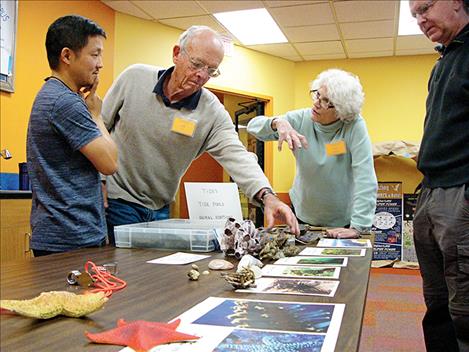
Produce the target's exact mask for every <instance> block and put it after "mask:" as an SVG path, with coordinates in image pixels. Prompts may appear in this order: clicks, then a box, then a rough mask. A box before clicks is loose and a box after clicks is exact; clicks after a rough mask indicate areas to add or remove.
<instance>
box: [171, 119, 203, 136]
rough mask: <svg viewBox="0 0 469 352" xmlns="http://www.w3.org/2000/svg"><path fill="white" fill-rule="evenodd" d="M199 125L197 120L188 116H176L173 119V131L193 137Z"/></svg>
mask: <svg viewBox="0 0 469 352" xmlns="http://www.w3.org/2000/svg"><path fill="white" fill-rule="evenodd" d="M196 127H197V121H196V120H193V119H189V118H186V117H179V116H175V117H174V120H173V127H172V128H171V131H172V132H176V133H179V134H182V135H184V136H187V137H192V136H193V135H194V132H195V128H196Z"/></svg>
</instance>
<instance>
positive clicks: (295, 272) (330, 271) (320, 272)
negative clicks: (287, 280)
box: [262, 265, 340, 279]
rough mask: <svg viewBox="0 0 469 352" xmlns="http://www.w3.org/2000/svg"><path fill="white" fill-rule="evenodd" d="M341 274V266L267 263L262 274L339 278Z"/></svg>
mask: <svg viewBox="0 0 469 352" xmlns="http://www.w3.org/2000/svg"><path fill="white" fill-rule="evenodd" d="M339 274H340V267H322V266H293V265H266V266H264V267H263V268H262V276H277V277H304V278H314V279H338V278H339Z"/></svg>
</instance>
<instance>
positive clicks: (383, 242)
mask: <svg viewBox="0 0 469 352" xmlns="http://www.w3.org/2000/svg"><path fill="white" fill-rule="evenodd" d="M371 230H372V231H373V232H374V234H375V243H374V246H373V260H395V259H397V260H400V259H401V258H402V183H401V182H379V183H378V198H377V201H376V212H375V217H374V219H373V225H372V228H371Z"/></svg>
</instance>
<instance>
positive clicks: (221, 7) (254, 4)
mask: <svg viewBox="0 0 469 352" xmlns="http://www.w3.org/2000/svg"><path fill="white" fill-rule="evenodd" d="M199 4H200V5H201V6H202V7H203V8H205V9H206V10H207V11H209V12H210V13H218V12H229V11H239V10H250V9H262V8H264V5H263V4H262V2H261V1H246V0H243V1H227V0H225V1H218V0H211V1H199Z"/></svg>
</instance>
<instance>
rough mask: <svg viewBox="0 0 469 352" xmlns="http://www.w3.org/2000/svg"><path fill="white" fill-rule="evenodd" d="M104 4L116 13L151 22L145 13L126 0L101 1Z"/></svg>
mask: <svg viewBox="0 0 469 352" xmlns="http://www.w3.org/2000/svg"><path fill="white" fill-rule="evenodd" d="M101 2H103V3H104V4H106V5H107V6H109V7H110V8H111V9H114V10H116V11H119V12H122V13H126V14H128V15H132V16H135V17H140V18H143V19H146V20H151V19H152V17H151V16H149V15H147V14H146V13H145V12H143V11H142V10H140V9H139V8H138V7H136V6H135V5H133V4H132V3H131V2H130V1H128V0H113V1H110V0H101Z"/></svg>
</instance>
